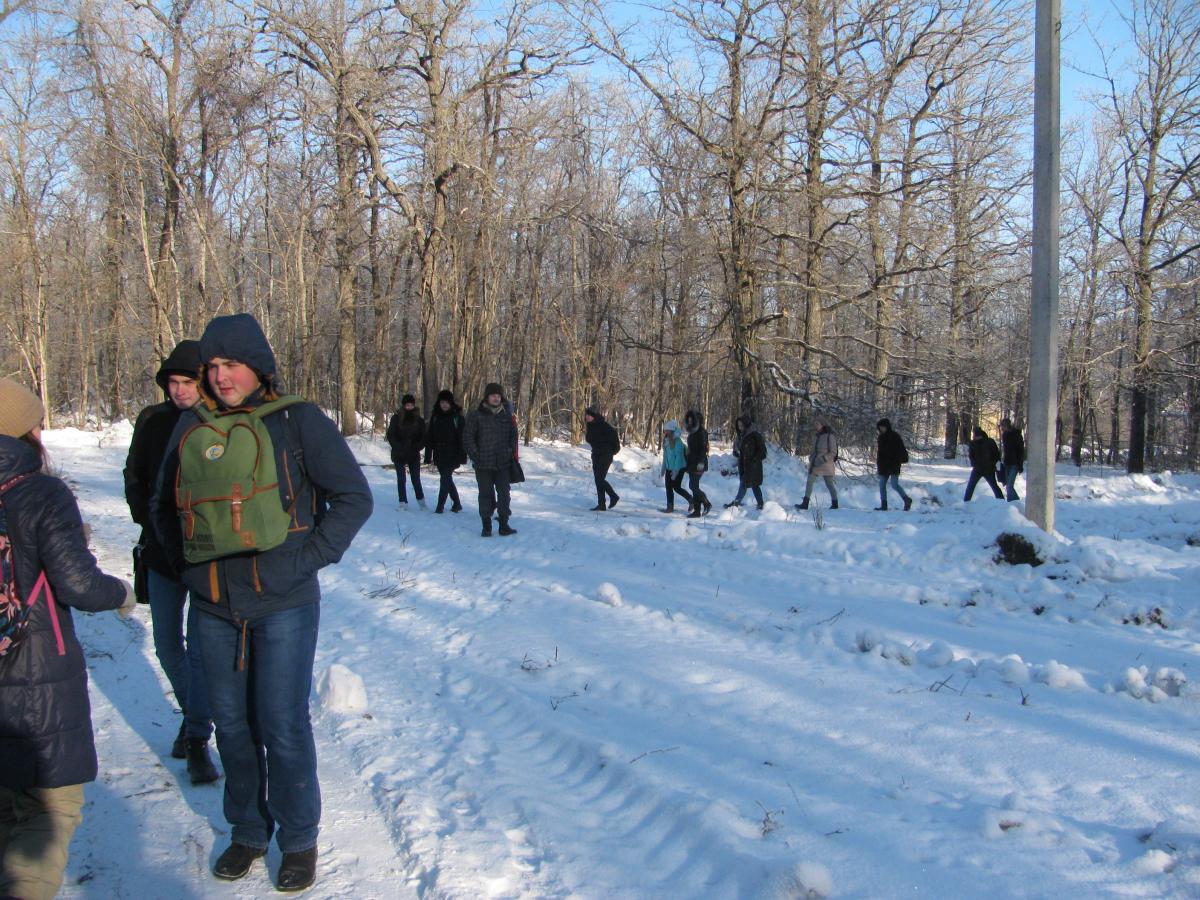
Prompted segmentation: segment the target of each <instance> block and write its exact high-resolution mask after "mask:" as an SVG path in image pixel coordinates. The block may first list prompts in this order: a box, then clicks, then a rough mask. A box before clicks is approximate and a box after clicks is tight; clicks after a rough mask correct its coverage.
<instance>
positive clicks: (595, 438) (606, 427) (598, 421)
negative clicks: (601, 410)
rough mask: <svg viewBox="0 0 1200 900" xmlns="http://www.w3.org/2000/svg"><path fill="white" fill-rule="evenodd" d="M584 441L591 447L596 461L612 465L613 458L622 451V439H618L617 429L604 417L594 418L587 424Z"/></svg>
mask: <svg viewBox="0 0 1200 900" xmlns="http://www.w3.org/2000/svg"><path fill="white" fill-rule="evenodd" d="M583 439H584V440H585V441H587V442H588V444H590V445H591V448H592V459H594V460H600V461H603V460H608V461H609V462H610V463H611V462H612V458H613V457H614V456H616V455H617V454H618V453H619V452H620V450H621V439H620V438H619V437H617V429H615V428H613V427H612V426H611V425H610V424H608V422H607V421H606V420H605V418H604V416H602V415H598V414H597V415H595V416H592V421H590V422H588V423H587V428H586V429H585V430H584V438H583Z"/></svg>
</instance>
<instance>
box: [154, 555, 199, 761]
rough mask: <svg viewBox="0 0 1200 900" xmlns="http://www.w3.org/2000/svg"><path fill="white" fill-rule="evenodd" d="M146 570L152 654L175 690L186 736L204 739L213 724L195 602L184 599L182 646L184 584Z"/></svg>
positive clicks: (185, 590) (185, 591)
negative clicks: (198, 646)
mask: <svg viewBox="0 0 1200 900" xmlns="http://www.w3.org/2000/svg"><path fill="white" fill-rule="evenodd" d="M146 574H147V581H146V588H147V592H148V593H149V595H150V621H151V623H152V627H153V632H152V633H153V635H154V654H155V655H156V656H157V657H158V664H159V665H160V666H162V670H163V674H164V675H166V676H167V681H169V682H170V683H171V690H173V691H174V692H175V702H176V703H178V704H179V708H180V709H182V710H183V715H184V721H185V722H186V728H187V736H188V737H193V738H204V740H206V741H207V740H208V739H209V737H211V736H212V731H213V726H212V717H211V716H210V715H209V712H208V691H207V690H206V688H205V685H204V666H203V663H202V662H201V660H200V653H199V652H198V648H197V646H196V645H197V640H196V625H195V617H196V616H197V615H198V613H197V612H196V606H195V604H194V603H188V613H187V645H186V647H185V645H184V630H183V605H184V603H187V587H185V586H184V585H183V584H181V583H180V582H178V581H175V580H174V579H172V578H168V577H167V576H166V575H162V574H160V573H158V572H155V571H154V570H153V569H150V570H148V571H147V573H146Z"/></svg>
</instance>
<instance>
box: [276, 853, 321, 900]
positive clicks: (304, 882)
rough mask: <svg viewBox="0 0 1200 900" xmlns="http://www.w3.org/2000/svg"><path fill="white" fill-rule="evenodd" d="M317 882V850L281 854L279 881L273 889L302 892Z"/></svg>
mask: <svg viewBox="0 0 1200 900" xmlns="http://www.w3.org/2000/svg"><path fill="white" fill-rule="evenodd" d="M316 880H317V848H316V847H313V848H311V849H309V850H301V851H300V852H299V853H285V854H283V862H282V863H281V864H280V866H279V880H278V881H277V882H276V883H275V888H276V889H277V890H280V891H302V890H304V889H305V888H306V887H308V886H309V885H311V884H312V883H313V882H314V881H316Z"/></svg>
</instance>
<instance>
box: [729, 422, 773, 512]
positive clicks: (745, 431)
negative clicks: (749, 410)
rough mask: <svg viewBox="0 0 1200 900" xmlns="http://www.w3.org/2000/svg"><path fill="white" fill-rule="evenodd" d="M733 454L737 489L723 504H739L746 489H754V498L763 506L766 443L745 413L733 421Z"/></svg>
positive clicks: (760, 507)
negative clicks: (736, 462)
mask: <svg viewBox="0 0 1200 900" xmlns="http://www.w3.org/2000/svg"><path fill="white" fill-rule="evenodd" d="M733 431H734V438H733V455H734V456H735V457H737V461H738V490H737V494H736V495H735V496H734V498H733V499H732V500H730V501H729V502H728V503H726V504H725V507H726V508H729V507H730V506H741V505H742V500H744V499H745V497H746V490H747V489H750V490H753V491H754V500H755V502H756V504H757V505H758V508H759V509H762V508H763V493H762V482H763V461H764V460H765V459H766V458H767V443H766V441H764V440H763V436H762V435H761V434H760V433H759V431H758V426H756V425H755V424H754V422H753V421H751V419H750V417H749V416H747V415H743V416H738V417H737V419H736V421H734V423H733Z"/></svg>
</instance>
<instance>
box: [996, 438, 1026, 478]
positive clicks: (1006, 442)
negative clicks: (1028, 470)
mask: <svg viewBox="0 0 1200 900" xmlns="http://www.w3.org/2000/svg"><path fill="white" fill-rule="evenodd" d="M1000 446H1001V447H1002V448H1003V451H1002V459H1001V462H1003V463H1004V464H1005V465H1006V466H1016V467H1017V471H1018V472H1022V471H1024V470H1025V438H1024V437H1022V436H1021V431H1020V429H1018V428H1010V429H1008V431H1002V432H1001V433H1000Z"/></svg>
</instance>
